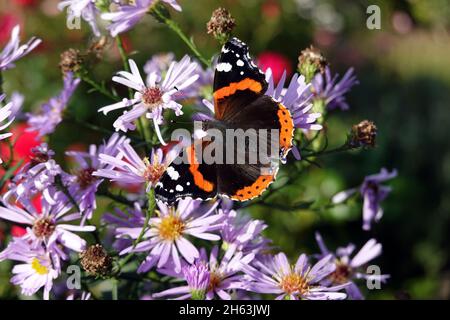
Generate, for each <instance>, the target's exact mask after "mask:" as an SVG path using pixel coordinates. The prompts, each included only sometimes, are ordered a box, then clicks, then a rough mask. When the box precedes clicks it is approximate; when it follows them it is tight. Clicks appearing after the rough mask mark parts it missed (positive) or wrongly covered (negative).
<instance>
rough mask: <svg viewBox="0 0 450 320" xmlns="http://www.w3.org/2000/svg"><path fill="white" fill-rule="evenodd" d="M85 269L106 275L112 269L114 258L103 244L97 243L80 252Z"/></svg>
mask: <svg viewBox="0 0 450 320" xmlns="http://www.w3.org/2000/svg"><path fill="white" fill-rule="evenodd" d="M80 259H81V261H80V263H81V266H82V267H83V269H84V270H86V271H87V272H88V273H90V274H92V275H96V276H105V275H106V274H108V272H109V271H110V270H111V263H112V259H111V257H110V256H109V255H108V253H107V252H106V250H105V249H103V247H102V245H100V244H95V245H92V246H90V247H89V248H87V249H86V250H84V251H83V252H81V253H80Z"/></svg>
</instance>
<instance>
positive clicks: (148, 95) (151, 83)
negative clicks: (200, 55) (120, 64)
mask: <svg viewBox="0 0 450 320" xmlns="http://www.w3.org/2000/svg"><path fill="white" fill-rule="evenodd" d="M129 64H130V68H131V73H129V72H126V71H120V72H119V73H118V75H119V76H115V77H113V81H115V82H118V83H121V84H123V85H125V86H127V87H129V88H131V89H134V90H136V92H135V94H134V98H133V99H131V100H129V99H123V101H121V102H117V103H115V104H112V105H109V106H105V107H103V108H100V109H99V110H98V111H99V112H103V113H104V114H105V115H106V114H107V113H108V112H110V111H112V110H117V109H123V108H128V107H132V109H131V110H127V111H126V112H124V113H123V115H121V116H120V117H119V118H117V120H116V121H115V122H114V128H116V130H122V131H124V132H126V131H127V130H129V129H131V130H134V129H135V125H134V121H135V120H136V119H138V118H139V117H141V116H142V115H145V116H146V117H147V118H148V119H152V120H153V123H154V126H155V130H156V133H157V135H158V138H159V140H160V141H161V143H162V144H163V145H165V142H164V140H163V139H162V136H161V132H160V130H159V125H160V124H161V123H162V122H163V111H164V110H165V109H172V110H174V111H175V115H177V116H179V115H182V114H183V112H182V111H181V108H182V105H181V104H179V103H177V102H176V101H175V99H176V98H177V97H176V96H177V94H178V93H179V92H182V91H183V90H184V89H186V88H187V87H189V86H190V85H191V84H192V83H194V82H195V81H196V80H197V79H198V75H197V74H194V71H195V68H196V64H195V63H192V62H191V59H190V58H189V57H188V56H184V57H183V59H181V61H180V62H172V63H171V65H170V67H169V70H168V71H167V73H166V75H165V76H164V80H161V78H162V77H161V74H159V73H158V72H152V73H150V74H149V75H148V77H147V81H146V84H145V83H144V81H143V80H142V77H141V74H140V73H139V70H138V68H137V65H136V63H135V62H134V61H133V60H129Z"/></svg>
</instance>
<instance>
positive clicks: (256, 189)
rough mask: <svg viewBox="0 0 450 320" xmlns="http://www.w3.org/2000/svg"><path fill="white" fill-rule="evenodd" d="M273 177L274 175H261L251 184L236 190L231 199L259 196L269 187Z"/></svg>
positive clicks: (247, 198)
mask: <svg viewBox="0 0 450 320" xmlns="http://www.w3.org/2000/svg"><path fill="white" fill-rule="evenodd" d="M273 178H274V176H272V175H263V176H259V178H258V179H257V180H256V181H255V182H254V183H253V184H252V185H251V186H249V187H244V188H242V189H239V190H238V191H236V193H235V194H234V195H233V196H231V199H233V200H239V201H245V200H249V199H251V198H254V197H257V196H259V195H260V194H261V193H263V192H264V190H266V189H267V187H268V186H269V184H270V183H271V182H272V181H273Z"/></svg>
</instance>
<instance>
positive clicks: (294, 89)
mask: <svg viewBox="0 0 450 320" xmlns="http://www.w3.org/2000/svg"><path fill="white" fill-rule="evenodd" d="M266 80H267V82H268V87H267V91H266V93H265V94H266V95H268V96H271V97H272V98H273V99H274V100H275V101H277V102H280V103H281V104H282V105H283V106H285V107H286V108H287V109H289V111H290V112H291V114H292V117H293V120H294V126H295V127H296V128H300V129H304V130H321V129H322V125H320V124H318V123H316V120H317V119H318V118H320V117H321V116H322V115H321V114H320V113H311V111H312V110H311V109H312V107H313V105H312V104H311V98H312V94H311V93H309V89H310V84H306V83H305V77H304V76H302V75H300V76H299V75H298V74H297V73H296V74H294V75H293V76H292V78H291V81H290V82H289V85H288V87H287V88H285V87H284V85H285V81H286V70H285V71H284V72H283V75H282V76H281V79H280V81H279V82H278V85H277V86H276V87H275V84H274V80H273V77H272V70H271V69H270V68H269V69H267V71H266Z"/></svg>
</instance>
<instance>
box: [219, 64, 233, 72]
mask: <svg viewBox="0 0 450 320" xmlns="http://www.w3.org/2000/svg"><path fill="white" fill-rule="evenodd" d="M232 68H233V67H232V65H231V64H229V63H228V62H222V63H219V64H218V65H217V67H216V69H217V71H219V72H222V71H223V72H229V71H231V69H232Z"/></svg>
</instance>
